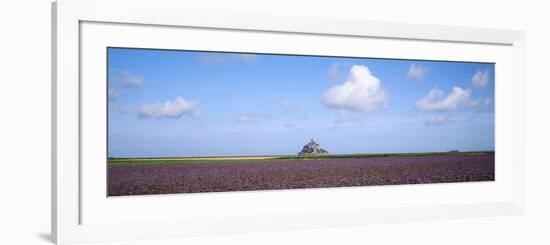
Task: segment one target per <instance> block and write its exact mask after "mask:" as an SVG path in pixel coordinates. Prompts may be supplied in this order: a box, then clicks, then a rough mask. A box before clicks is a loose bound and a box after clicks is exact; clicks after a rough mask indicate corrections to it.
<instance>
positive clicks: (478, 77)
mask: <svg viewBox="0 0 550 245" xmlns="http://www.w3.org/2000/svg"><path fill="white" fill-rule="evenodd" d="M488 83H489V70H488V69H485V70H478V71H476V73H475V74H474V76H473V77H472V86H473V87H475V88H485V87H487V84H488Z"/></svg>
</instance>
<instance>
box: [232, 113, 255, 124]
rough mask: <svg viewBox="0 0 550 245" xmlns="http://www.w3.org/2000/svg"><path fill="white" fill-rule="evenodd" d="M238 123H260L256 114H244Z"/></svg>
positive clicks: (238, 119) (239, 117) (240, 116)
mask: <svg viewBox="0 0 550 245" xmlns="http://www.w3.org/2000/svg"><path fill="white" fill-rule="evenodd" d="M237 122H238V123H243V124H255V123H258V117H257V116H256V115H254V114H248V113H242V114H240V115H239V116H238V117H237Z"/></svg>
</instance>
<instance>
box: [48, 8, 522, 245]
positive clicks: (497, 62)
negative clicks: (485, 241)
mask: <svg viewBox="0 0 550 245" xmlns="http://www.w3.org/2000/svg"><path fill="white" fill-rule="evenodd" d="M52 9H53V20H52V22H53V26H54V28H53V31H54V33H53V35H52V36H53V38H54V40H53V43H54V47H53V50H52V52H53V57H54V62H53V63H54V64H55V65H54V67H53V72H52V74H53V79H52V80H53V85H54V86H53V96H52V97H53V98H54V99H53V102H52V104H53V113H54V115H53V116H52V118H53V125H54V130H53V140H54V144H53V146H54V154H53V160H52V181H53V183H52V188H53V190H52V192H53V197H52V202H53V203H52V206H53V207H55V210H54V212H53V214H52V227H53V228H52V229H53V231H52V233H53V237H54V238H55V240H56V242H57V243H68V242H89V241H106V240H126V239H151V238H163V237H175V236H188V235H199V234H220V233H232V232H244V231H263V230H275V229H292V228H307V227H325V226H337V225H352V224H376V223H387V222H402V221H417V220H433V219H451V218H463V217H481V216H494V215H511V214H520V213H522V212H523V206H524V204H523V203H524V197H523V182H524V180H523V168H524V166H523V164H524V162H523V147H524V146H523V144H524V143H523V120H524V119H523V111H524V108H523V106H524V102H523V100H524V98H523V89H524V85H523V42H524V41H523V33H522V32H521V31H515V30H494V29H482V28H465V27H445V26H436V25H416V24H404V23H403V24H400V23H385V22H371V21H368V22H367V21H355V20H331V19H315V18H306V17H296V16H263V15H252V14H247V13H211V12H199V11H191V10H186V9H185V4H183V3H177V2H174V3H173V6H170V7H167V6H163V5H161V4H158V3H154V2H150V1H132V3H131V4H124V3H123V2H117V1H115V2H113V1H72V0H64V1H58V2H56V3H54V4H53V7H52ZM121 10H124V11H121Z"/></svg>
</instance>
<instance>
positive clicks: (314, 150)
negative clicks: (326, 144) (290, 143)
mask: <svg viewBox="0 0 550 245" xmlns="http://www.w3.org/2000/svg"><path fill="white" fill-rule="evenodd" d="M325 154H328V151H326V150H325V149H323V148H321V146H320V145H319V144H317V142H315V140H313V138H312V139H311V141H310V142H309V143H307V144H306V145H304V148H302V151H300V152H298V156H315V155H325Z"/></svg>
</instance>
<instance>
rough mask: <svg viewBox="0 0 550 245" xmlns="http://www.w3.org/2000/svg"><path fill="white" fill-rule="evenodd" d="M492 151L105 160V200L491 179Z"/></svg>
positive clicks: (493, 164) (492, 167)
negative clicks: (116, 197) (160, 195)
mask: <svg viewBox="0 0 550 245" xmlns="http://www.w3.org/2000/svg"><path fill="white" fill-rule="evenodd" d="M494 179H495V157H494V153H493V152H475V153H419V154H374V155H372V154H371V155H359V154H358V155H325V156H318V157H297V156H253V157H246V156H242V157H190V158H134V159H109V161H108V166H107V182H108V183H107V184H108V195H109V196H125V195H149V194H169V193H200V192H225V191H252V190H276V189H299V188H327V187H350V186H376V185H400V184H422V183H449V182H472V181H493V180H494Z"/></svg>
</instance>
